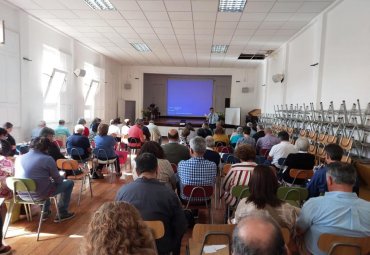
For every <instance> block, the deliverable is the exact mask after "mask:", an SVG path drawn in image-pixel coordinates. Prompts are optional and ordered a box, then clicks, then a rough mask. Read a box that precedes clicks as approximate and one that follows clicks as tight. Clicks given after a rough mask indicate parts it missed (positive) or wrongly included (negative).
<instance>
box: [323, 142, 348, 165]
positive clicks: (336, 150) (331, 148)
mask: <svg viewBox="0 0 370 255" xmlns="http://www.w3.org/2000/svg"><path fill="white" fill-rule="evenodd" d="M324 151H325V161H326V163H328V164H329V163H331V162H334V161H340V160H341V159H342V156H343V152H344V151H343V149H342V148H341V147H340V146H339V145H338V144H335V143H330V144H328V145H326V146H325V148H324Z"/></svg>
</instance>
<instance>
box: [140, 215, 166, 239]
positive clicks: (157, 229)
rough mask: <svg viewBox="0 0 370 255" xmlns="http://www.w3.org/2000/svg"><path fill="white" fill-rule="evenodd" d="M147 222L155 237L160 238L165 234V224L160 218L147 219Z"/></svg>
mask: <svg viewBox="0 0 370 255" xmlns="http://www.w3.org/2000/svg"><path fill="white" fill-rule="evenodd" d="M144 222H145V224H146V225H147V226H148V227H149V228H150V229H151V230H152V233H153V237H154V239H156V240H157V239H160V238H162V237H163V236H164V224H163V222H162V221H160V220H145V221H144Z"/></svg>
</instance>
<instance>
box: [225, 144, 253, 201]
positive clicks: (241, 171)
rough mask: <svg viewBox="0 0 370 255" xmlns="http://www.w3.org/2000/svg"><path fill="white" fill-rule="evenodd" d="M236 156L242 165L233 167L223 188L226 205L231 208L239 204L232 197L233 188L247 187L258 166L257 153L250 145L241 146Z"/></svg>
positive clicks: (235, 153)
mask: <svg viewBox="0 0 370 255" xmlns="http://www.w3.org/2000/svg"><path fill="white" fill-rule="evenodd" d="M234 155H235V156H236V157H238V158H239V159H240V161H241V163H236V164H233V165H232V166H231V168H230V171H229V172H228V173H227V175H226V177H225V178H224V180H223V183H222V186H221V187H222V190H223V191H224V194H223V196H224V198H225V203H226V205H229V206H236V203H237V198H236V197H233V196H232V195H231V190H232V188H233V187H235V186H238V185H243V186H247V185H248V182H249V180H250V178H251V174H252V172H253V169H254V168H255V167H256V166H257V164H256V163H255V160H256V151H255V149H254V148H252V146H250V145H248V144H242V145H239V146H238V147H237V148H236V150H235V152H234Z"/></svg>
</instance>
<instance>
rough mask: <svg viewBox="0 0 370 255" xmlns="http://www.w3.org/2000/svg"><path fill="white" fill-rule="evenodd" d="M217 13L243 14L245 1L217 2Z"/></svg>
mask: <svg viewBox="0 0 370 255" xmlns="http://www.w3.org/2000/svg"><path fill="white" fill-rule="evenodd" d="M219 1H220V2H219V4H218V11H219V12H243V10H244V7H245V4H246V2H247V0H219Z"/></svg>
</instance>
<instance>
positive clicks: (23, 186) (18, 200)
mask: <svg viewBox="0 0 370 255" xmlns="http://www.w3.org/2000/svg"><path fill="white" fill-rule="evenodd" d="M6 184H7V186H8V187H9V188H10V189H11V190H12V191H13V199H12V200H11V201H10V208H9V210H8V212H7V213H6V218H5V233H4V238H5V236H6V233H7V231H8V227H9V224H10V219H11V217H12V213H13V207H14V204H23V205H24V207H25V210H26V215H27V220H29V221H31V220H32V213H31V207H30V205H39V206H42V208H41V215H40V221H39V226H38V229H37V241H38V240H39V236H40V229H41V224H42V219H43V216H44V211H45V203H46V201H48V199H52V200H53V201H54V203H55V207H56V211H57V216H58V219H59V222H61V221H60V214H59V209H58V204H57V196H52V197H50V198H48V199H42V200H37V199H34V195H32V194H33V193H34V192H35V191H36V182H35V181H34V180H32V179H26V178H14V177H8V178H7V179H6ZM20 193H22V197H21V196H20V195H19V194H20Z"/></svg>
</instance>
